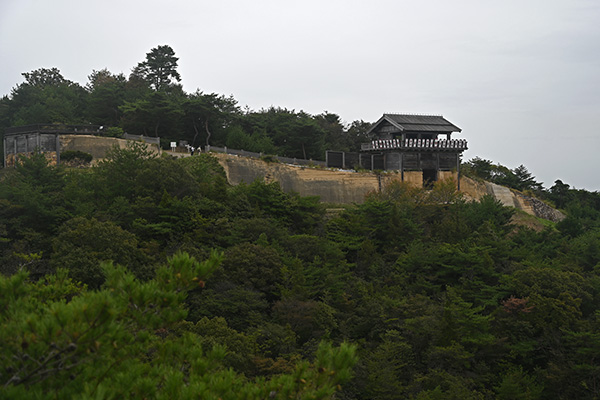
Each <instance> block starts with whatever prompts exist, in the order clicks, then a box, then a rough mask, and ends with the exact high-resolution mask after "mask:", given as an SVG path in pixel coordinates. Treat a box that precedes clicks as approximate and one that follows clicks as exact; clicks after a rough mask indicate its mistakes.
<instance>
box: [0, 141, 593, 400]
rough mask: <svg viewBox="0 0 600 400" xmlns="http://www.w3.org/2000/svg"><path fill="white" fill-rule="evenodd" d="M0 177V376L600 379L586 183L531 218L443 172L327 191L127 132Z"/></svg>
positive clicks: (117, 380)
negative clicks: (160, 148) (293, 185)
mask: <svg viewBox="0 0 600 400" xmlns="http://www.w3.org/2000/svg"><path fill="white" fill-rule="evenodd" d="M1 179H2V181H1V184H0V221H1V222H0V232H1V238H0V250H1V253H0V257H1V263H0V265H1V268H2V278H0V303H1V306H2V307H1V309H2V310H3V311H2V314H0V315H1V316H0V318H1V319H0V321H1V322H0V323H1V326H2V329H1V330H0V335H1V337H0V339H1V340H0V360H1V361H0V383H1V384H2V385H3V388H4V389H3V390H4V392H5V393H7V394H8V395H9V397H13V398H22V397H33V396H34V395H35V396H39V397H51V398H65V397H70V396H73V395H75V394H77V395H80V396H82V397H83V398H87V397H95V398H111V397H115V396H116V397H123V396H125V397H137V398H192V397H194V398H197V397H198V393H202V395H201V396H200V397H202V398H219V397H220V398H232V399H233V398H269V396H270V397H272V398H288V396H292V397H293V398H331V397H332V396H335V398H344V399H397V398H414V399H439V398H444V399H448V398H461V399H481V398H484V399H485V398H500V399H515V398H523V399H541V398H547V399H551V398H564V399H573V398H590V399H592V398H595V397H597V396H598V395H599V392H598V391H599V389H598V386H597V382H598V378H599V376H598V374H599V373H600V366H599V365H598V360H597V354H598V353H599V349H600V336H599V335H598V333H597V332H598V330H599V324H600V321H599V316H600V312H599V310H600V309H599V301H600V294H599V288H600V280H599V274H600V230H599V227H598V224H599V221H600V218H598V217H599V215H600V214H599V213H600V207H599V206H598V205H599V201H600V199H599V196H598V194H597V193H589V192H586V194H585V195H582V193H581V192H580V191H575V190H571V189H565V190H564V191H563V192H560V193H559V192H557V191H556V190H555V191H554V192H556V193H554V195H555V196H557V202H558V201H564V202H565V203H564V207H565V208H566V209H567V210H569V211H570V212H569V216H568V217H567V218H566V219H565V220H564V221H562V222H560V223H558V224H556V225H550V226H548V227H547V228H546V229H545V230H543V231H541V232H535V231H533V230H529V229H526V228H523V227H516V226H512V225H511V224H510V219H511V216H512V214H513V210H512V209H509V208H505V207H503V206H502V205H501V204H499V203H498V202H496V201H495V200H494V199H492V198H490V197H486V198H483V199H482V200H481V201H479V202H465V201H463V200H462V199H461V198H460V196H459V195H458V194H457V193H455V192H454V190H453V186H452V185H446V184H444V183H439V184H438V185H437V187H436V188H434V190H432V191H424V190H421V189H415V188H410V187H407V186H405V185H403V184H402V183H399V182H394V183H391V184H389V185H388V186H387V187H385V188H384V190H382V192H381V193H373V194H372V195H370V196H369V197H368V198H367V199H366V201H365V202H364V203H363V204H360V205H354V206H347V207H345V208H343V209H338V210H336V212H335V213H327V212H326V210H325V208H324V205H322V204H320V203H319V202H318V199H317V198H311V197H299V196H296V195H293V194H286V193H284V192H282V191H281V189H280V187H279V186H278V185H277V184H276V183H270V184H267V183H264V182H261V181H255V182H253V183H251V184H241V185H238V186H229V185H228V184H227V183H226V180H225V177H224V174H223V171H222V169H221V167H220V166H219V164H218V163H217V161H216V160H215V159H214V158H212V157H211V156H210V155H208V154H203V155H201V156H195V157H188V158H185V159H174V158H169V157H162V158H158V157H156V156H155V155H154V154H150V153H148V152H146V151H145V150H144V148H143V147H141V146H138V145H136V144H135V143H132V144H131V145H130V147H129V148H127V149H116V148H115V149H114V150H113V151H112V152H111V153H110V154H109V157H108V158H107V159H106V160H105V161H103V162H101V163H100V164H99V165H98V166H97V167H93V168H90V169H86V170H81V169H74V170H65V169H63V168H62V167H60V166H58V167H53V166H48V165H46V161H45V159H44V158H43V156H34V157H33V158H31V159H28V160H25V161H24V162H23V163H22V164H21V165H19V166H18V167H17V168H15V169H11V170H5V171H3V173H2V178H1ZM203 260H206V261H203ZM340 384H341V386H339V385H340ZM334 392H335V394H334ZM242 393H245V394H244V395H242ZM244 396H245V397H244ZM294 396H295V397H294Z"/></svg>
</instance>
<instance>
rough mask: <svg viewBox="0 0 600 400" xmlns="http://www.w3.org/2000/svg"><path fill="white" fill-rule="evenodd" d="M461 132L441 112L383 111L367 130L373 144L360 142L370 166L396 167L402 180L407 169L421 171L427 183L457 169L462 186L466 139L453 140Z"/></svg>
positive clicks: (394, 168)
mask: <svg viewBox="0 0 600 400" xmlns="http://www.w3.org/2000/svg"><path fill="white" fill-rule="evenodd" d="M454 132H461V129H460V128H459V127H457V126H456V125H454V124H452V123H451V122H449V121H448V120H446V119H445V118H444V117H442V116H441V115H411V114H383V116H382V117H381V118H380V119H379V120H378V121H377V122H375V123H374V124H373V125H372V126H371V128H370V129H369V131H368V135H369V136H370V137H372V138H373V140H372V141H371V143H363V144H362V145H361V158H363V159H364V158H365V157H366V158H367V159H368V158H369V157H370V158H371V160H370V161H371V162H368V161H369V160H366V161H367V162H363V163H362V164H370V165H371V166H375V165H379V166H381V167H382V168H381V169H384V170H397V171H399V172H400V174H401V178H402V181H404V179H405V172H408V171H411V172H418V173H422V181H423V185H424V186H430V185H432V184H433V182H435V181H437V180H438V179H439V178H440V172H441V171H452V172H454V171H456V174H457V179H458V185H459V188H460V156H461V154H462V152H463V151H465V150H467V141H466V140H464V139H452V138H451V135H452V133H454Z"/></svg>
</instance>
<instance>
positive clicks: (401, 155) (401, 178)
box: [400, 152, 404, 182]
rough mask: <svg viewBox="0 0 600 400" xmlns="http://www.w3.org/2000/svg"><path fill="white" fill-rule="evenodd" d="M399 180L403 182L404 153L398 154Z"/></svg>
mask: <svg viewBox="0 0 600 400" xmlns="http://www.w3.org/2000/svg"><path fill="white" fill-rule="evenodd" d="M400 180H401V181H402V182H404V152H402V153H400Z"/></svg>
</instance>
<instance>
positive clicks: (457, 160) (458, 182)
mask: <svg viewBox="0 0 600 400" xmlns="http://www.w3.org/2000/svg"><path fill="white" fill-rule="evenodd" d="M456 174H457V175H458V176H457V178H456V180H457V188H456V189H457V190H458V191H459V192H460V156H459V153H456Z"/></svg>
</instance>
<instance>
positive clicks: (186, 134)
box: [0, 45, 369, 160]
mask: <svg viewBox="0 0 600 400" xmlns="http://www.w3.org/2000/svg"><path fill="white" fill-rule="evenodd" d="M177 62H178V58H177V57H176V56H175V52H174V51H173V49H172V48H171V47H170V46H167V45H164V46H157V47H156V48H153V49H152V50H151V51H150V52H149V53H147V55H146V59H145V60H144V61H142V62H140V63H138V65H137V66H135V67H134V68H133V69H132V72H131V73H130V75H129V76H128V77H127V76H125V75H124V74H122V73H118V74H115V73H112V72H110V71H108V70H107V69H101V70H98V71H96V70H94V71H92V73H91V74H90V75H89V77H88V79H89V81H88V83H87V84H86V85H85V86H81V85H79V84H77V83H75V82H72V81H70V80H68V79H66V78H64V77H63V76H62V74H61V73H60V71H59V70H58V69H57V68H49V69H48V68H40V69H37V70H34V71H31V72H28V73H24V74H23V76H24V78H25V82H23V83H20V84H18V85H17V86H16V87H15V88H14V89H13V90H12V92H11V93H10V95H5V96H3V97H2V98H1V99H0V131H1V132H2V133H3V132H4V130H5V128H7V127H10V126H20V125H29V124H37V123H67V124H69V123H70V124H76V123H90V124H98V125H103V126H105V127H107V128H108V127H111V128H113V129H112V132H123V131H126V132H128V133H131V134H136V135H140V134H143V135H146V136H159V137H161V139H162V140H163V144H164V145H166V146H168V143H169V142H170V141H179V140H186V141H188V143H189V144H190V145H193V146H194V147H199V146H204V145H206V144H210V145H213V146H228V147H230V148H236V149H243V150H248V151H256V152H263V153H268V154H278V155H282V156H288V157H297V158H306V159H309V158H312V159H318V160H324V159H325V158H324V157H325V150H327V149H335V150H346V151H350V150H356V149H358V148H359V147H360V143H361V142H365V141H367V140H368V139H367V138H366V137H365V133H366V131H367V129H368V127H369V124H368V123H365V122H363V121H354V122H352V123H351V124H349V125H348V124H345V123H343V122H342V120H341V119H340V117H339V116H338V115H336V114H332V113H329V112H323V113H322V114H319V115H314V116H313V115H310V114H308V113H305V112H302V111H300V112H296V111H294V110H287V109H282V108H277V107H271V108H269V109H267V110H260V111H252V110H250V109H248V108H246V109H242V108H241V107H240V106H239V105H238V103H237V101H236V100H235V99H234V98H233V96H224V95H218V94H215V93H203V92H201V91H199V90H197V91H196V92H194V93H186V92H184V90H183V88H182V86H181V85H180V84H179V83H178V82H179V81H180V80H181V77H180V75H179V73H178V71H177Z"/></svg>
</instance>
